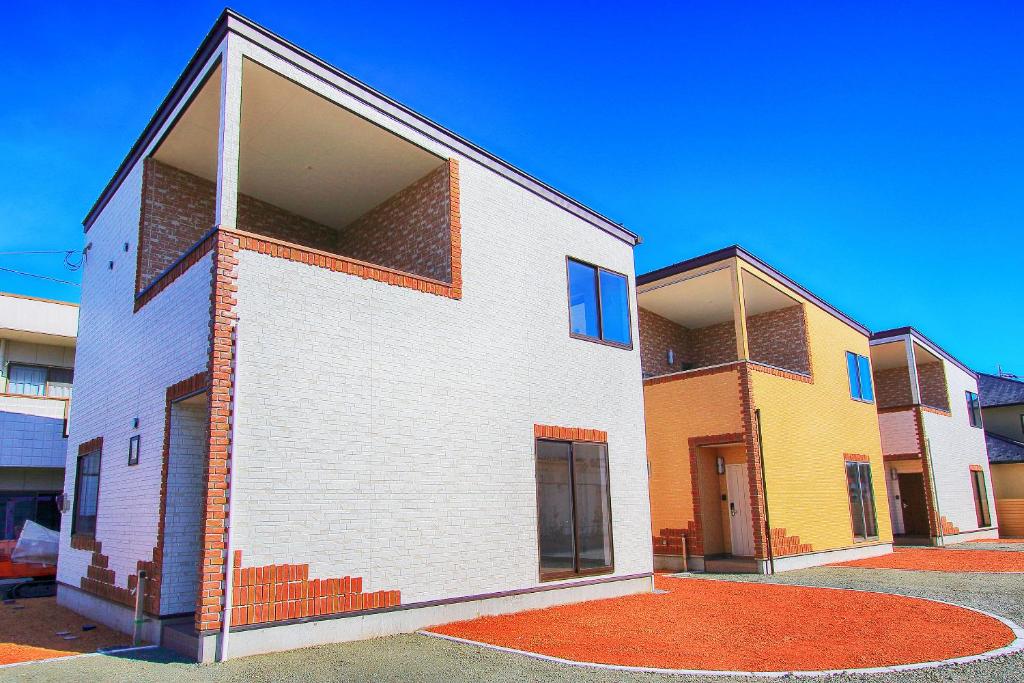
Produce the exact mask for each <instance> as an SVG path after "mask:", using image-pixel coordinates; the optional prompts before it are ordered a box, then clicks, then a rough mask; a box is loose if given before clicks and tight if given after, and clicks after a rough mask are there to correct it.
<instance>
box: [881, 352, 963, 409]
mask: <svg viewBox="0 0 1024 683" xmlns="http://www.w3.org/2000/svg"><path fill="white" fill-rule="evenodd" d="M906 348H907V347H906V344H905V343H904V342H903V341H902V340H900V341H893V342H888V343H885V344H877V345H874V346H872V347H871V364H872V367H873V376H874V381H875V400H876V401H877V403H878V407H879V408H896V407H902V406H909V405H913V404H914V394H913V390H912V388H911V382H912V378H911V375H910V365H909V361H908V360H907V351H906ZM914 357H915V361H916V365H917V383H918V388H919V390H920V392H919V393H920V399H921V400H920V403H921V405H923V406H928V407H930V408H936V409H938V410H944V411H946V412H949V388H948V386H947V384H946V370H945V365H944V364H943V362H942V359H941V358H940V357H939V356H937V355H935V354H934V353H932V352H931V351H929V350H928V349H926V348H925V347H923V346H921V345H920V344H918V343H917V342H914Z"/></svg>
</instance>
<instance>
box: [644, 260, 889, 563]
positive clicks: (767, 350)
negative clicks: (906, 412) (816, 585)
mask: <svg viewBox="0 0 1024 683" xmlns="http://www.w3.org/2000/svg"><path fill="white" fill-rule="evenodd" d="M637 305H638V307H639V318H640V343H641V357H642V360H643V370H644V377H645V379H644V402H645V409H646V418H647V444H648V460H649V467H650V489H651V516H652V530H653V534H654V544H655V552H656V553H657V556H656V561H655V564H656V566H659V567H664V568H676V567H678V566H680V565H681V563H682V558H681V555H682V552H683V547H684V544H685V549H686V553H687V555H688V558H687V559H688V566H689V567H690V568H693V569H697V570H700V569H705V570H710V571H714V570H716V569H743V568H746V569H747V570H756V571H760V572H766V571H771V570H772V568H774V569H775V570H777V571H780V570H785V569H794V568H799V567H807V566H812V565H816V564H822V563H826V562H836V561H841V560H847V559H854V558H862V557H870V556H874V555H880V554H885V553H888V552H891V550H892V537H891V533H890V527H889V515H888V513H887V510H886V508H885V505H884V500H885V498H884V496H885V489H884V477H883V472H884V470H883V466H882V454H881V450H880V448H879V435H878V418H877V415H876V413H875V408H874V405H873V403H872V397H871V380H870V371H869V368H868V360H867V356H868V335H869V332H868V330H867V329H865V328H864V327H863V326H862V325H860V324H859V323H857V322H855V321H853V320H851V319H850V318H849V317H847V316H846V315H844V314H843V313H841V312H840V311H838V310H836V309H835V308H834V307H832V306H830V305H829V304H828V303H826V302H824V301H823V300H821V299H820V298H819V297H817V296H816V295H814V294H812V293H811V292H809V291H807V290H806V289H804V288H802V287H800V286H799V285H797V284H796V283H794V282H793V281H792V280H790V279H789V278H787V277H786V276H785V275H783V274H782V273H780V272H778V271H777V270H775V269H774V268H772V267H771V266H769V265H767V264H765V263H764V262H762V261H761V260H760V259H758V258H756V257H754V256H752V255H751V254H749V253H748V252H746V251H744V250H743V249H741V248H740V247H730V248H727V249H723V250H720V251H716V252H713V253H711V254H707V255H705V256H700V257H697V258H695V259H691V260H689V261H684V262H682V263H678V264H676V265H673V266H668V267H667V268H662V269H661V270H657V271H654V272H652V273H648V274H646V275H642V276H639V277H638V278H637ZM876 501H877V502H881V503H883V504H882V505H881V506H879V505H877V504H876Z"/></svg>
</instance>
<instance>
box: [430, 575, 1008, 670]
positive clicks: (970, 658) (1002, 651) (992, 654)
mask: <svg viewBox="0 0 1024 683" xmlns="http://www.w3.org/2000/svg"><path fill="white" fill-rule="evenodd" d="M686 578H691V577H686ZM701 580H703V581H720V582H723V583H742V584H747V585H749V584H753V583H759V582H755V581H727V582H726V581H723V580H722V579H710V578H708V579H704V578H702V579H701ZM769 585H773V586H797V587H800V588H820V589H823V590H838V591H851V592H855V593H875V594H877V595H889V596H892V595H896V596H898V597H902V598H907V599H910V600H925V601H928V602H935V603H939V604H942V605H950V606H952V607H959V608H961V609H966V610H970V611H971V612H975V613H977V614H983V615H985V616H986V617H991V618H992V619H995V620H997V621H999V622H1001V623H1002V624H1003V625H1005V626H1006V627H1007V628H1009V629H1010V630H1011V631H1012V632H1013V635H1014V639H1013V640H1012V641H1011V642H1010V643H1009V644H1008V645H1005V646H1003V647H1000V648H997V649H995V650H989V651H988V652H982V653H979V654H976V655H967V656H964V657H955V658H953V659H943V660H939V661H934V662H916V663H914V664H896V665H893V666H878V667H870V668H863V669H822V670H816V671H723V670H716V669H662V668H657V667H646V666H627V665H624V664H600V663H597V662H580V661H576V660H572V659H562V658H560V657H552V656H550V655H542V654H539V653H537V652H528V651H525V650H516V649H513V648H508V647H501V646H500V645H491V644H489V643H482V642H479V641H476V640H468V639H466V638H456V637H455V636H446V635H442V634H440V633H431V632H430V631H426V630H421V631H417V633H418V634H420V635H424V636H430V637H431V638H440V639H442V640H449V641H452V642H455V643H462V644H464V645H476V646H477V647H482V648H486V649H489V650H497V651H499V652H508V653H512V654H518V655H525V656H526V657H532V658H534V659H540V660H543V661H547V662H555V663H558V664H566V665H568V666H578V667H586V668H593V669H607V670H611V671H627V672H635V673H656V674H668V675H672V676H757V677H760V678H783V677H785V676H799V677H805V678H813V677H821V676H833V675H837V674H876V673H896V672H899V671H917V670H919V669H934V668H937V667H940V666H948V665H951V664H968V663H970V662H979V661H982V660H986V659H994V658H996V657H1002V656H1003V655H1008V654H1011V653H1014V652H1020V651H1022V650H1024V628H1022V627H1021V626H1019V625H1017V624H1016V623H1014V622H1012V621H1010V620H1009V619H1005V618H1003V617H1001V616H999V615H998V614H992V613H990V612H985V611H984V610H980V609H975V608H973V607H965V606H964V605H958V604H956V603H954V602H947V601H945V600H935V599H932V598H921V597H918V596H916V595H904V594H902V593H883V592H881V591H870V590H862V589H858V588H839V587H837V586H808V585H804V584H792V583H782V584H769Z"/></svg>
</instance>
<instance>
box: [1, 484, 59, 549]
mask: <svg viewBox="0 0 1024 683" xmlns="http://www.w3.org/2000/svg"><path fill="white" fill-rule="evenodd" d="M29 519H30V520H32V521H33V522H36V523H37V524H41V525H43V526H45V527H46V528H47V529H54V530H58V529H60V513H59V512H58V511H57V494H56V493H35V492H29V491H17V492H9V493H0V539H2V540H5V541H8V540H15V539H17V538H18V536H19V535H20V534H21V529H22V527H23V526H24V525H25V520H29Z"/></svg>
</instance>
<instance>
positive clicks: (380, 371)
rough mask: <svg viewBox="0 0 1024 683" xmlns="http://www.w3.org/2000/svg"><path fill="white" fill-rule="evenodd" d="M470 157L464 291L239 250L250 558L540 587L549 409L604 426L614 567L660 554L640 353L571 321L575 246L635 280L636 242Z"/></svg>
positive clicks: (470, 585) (440, 585) (444, 590)
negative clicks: (537, 456) (423, 287)
mask: <svg viewBox="0 0 1024 683" xmlns="http://www.w3.org/2000/svg"><path fill="white" fill-rule="evenodd" d="M460 174H461V198H462V244H463V282H464V298H463V300H461V301H453V300H450V299H446V298H442V297H437V296H432V295H426V294H422V293H419V292H415V291H413V290H409V289H404V288H399V287H393V286H388V285H384V284H381V283H377V282H372V281H368V280H362V279H359V278H356V277H350V276H345V275H340V274H337V273H333V272H329V271H326V270H323V269H318V268H314V267H311V266H306V265H302V264H297V263H293V262H289V261H284V260H281V259H274V258H271V257H267V256H262V255H258V254H255V253H251V252H242V253H241V254H240V256H239V260H240V265H239V280H238V302H239V303H238V308H237V311H238V314H239V316H240V320H241V322H240V325H241V332H240V338H239V339H240V341H239V379H238V385H237V386H238V401H239V412H238V416H239V417H238V426H237V430H238V432H237V434H236V442H235V458H236V467H237V478H236V481H235V495H234V512H233V514H234V520H235V532H234V542H235V547H236V548H237V549H241V550H242V551H243V552H244V563H245V565H247V566H252V565H261V564H269V563H283V562H308V563H310V575H311V576H313V577H318V576H319V577H326V576H337V575H346V574H351V575H353V576H363V577H364V579H365V584H364V585H365V586H366V589H367V590H377V589H400V590H402V591H403V601H404V602H413V601H420V600H429V599H437V598H444V597H452V596H462V595H469V594H475V593H483V592H490V591H500V590H507V589H513V588H522V587H527V586H532V585H535V584H537V583H538V572H537V530H536V524H537V519H536V484H535V475H534V454H533V448H534V439H533V425H534V423H541V424H554V425H562V426H570V427H577V426H578V427H589V428H597V429H604V430H606V431H607V432H608V434H609V458H610V466H611V486H612V493H611V497H612V516H613V520H614V539H615V564H616V567H615V568H616V573H617V574H630V573H635V572H645V571H650V570H651V547H650V533H649V508H648V502H647V501H648V497H647V479H646V466H645V446H644V433H643V414H642V397H641V383H640V357H639V352H638V351H626V350H622V349H617V348H611V347H607V346H601V345H598V344H594V343H589V342H585V341H579V340H575V339H571V338H570V337H569V333H568V320H567V316H568V312H567V301H566V271H565V268H566V266H565V257H566V255H572V256H576V257H579V258H582V259H586V260H588V261H592V262H595V263H599V264H601V265H603V266H606V267H608V268H611V269H614V270H617V271H620V272H625V273H629V274H630V276H631V278H630V279H631V281H632V273H633V255H632V250H631V248H630V247H629V246H627V245H626V244H624V243H622V242H620V241H618V240H616V239H615V238H613V237H610V236H608V235H606V234H604V233H602V232H600V231H598V230H596V229H594V228H593V227H591V226H589V225H587V224H585V223H583V222H581V221H579V220H577V219H574V218H572V217H571V216H570V215H569V214H567V213H565V212H564V211H562V210H560V209H557V208H556V207H554V206H552V205H550V204H548V203H546V202H544V201H542V200H540V199H538V198H536V197H534V196H533V195H532V194H530V193H528V192H526V191H524V190H521V189H519V188H517V187H515V186H513V185H511V184H510V183H508V182H507V181H503V180H501V179H500V178H498V177H497V176H496V175H494V174H493V173H491V172H490V171H487V170H485V169H483V168H481V167H478V166H477V165H475V164H474V163H472V162H469V161H466V160H460ZM631 289H632V287H631ZM634 328H635V320H634ZM633 334H634V339H635V336H636V331H635V329H634V332H633Z"/></svg>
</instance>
